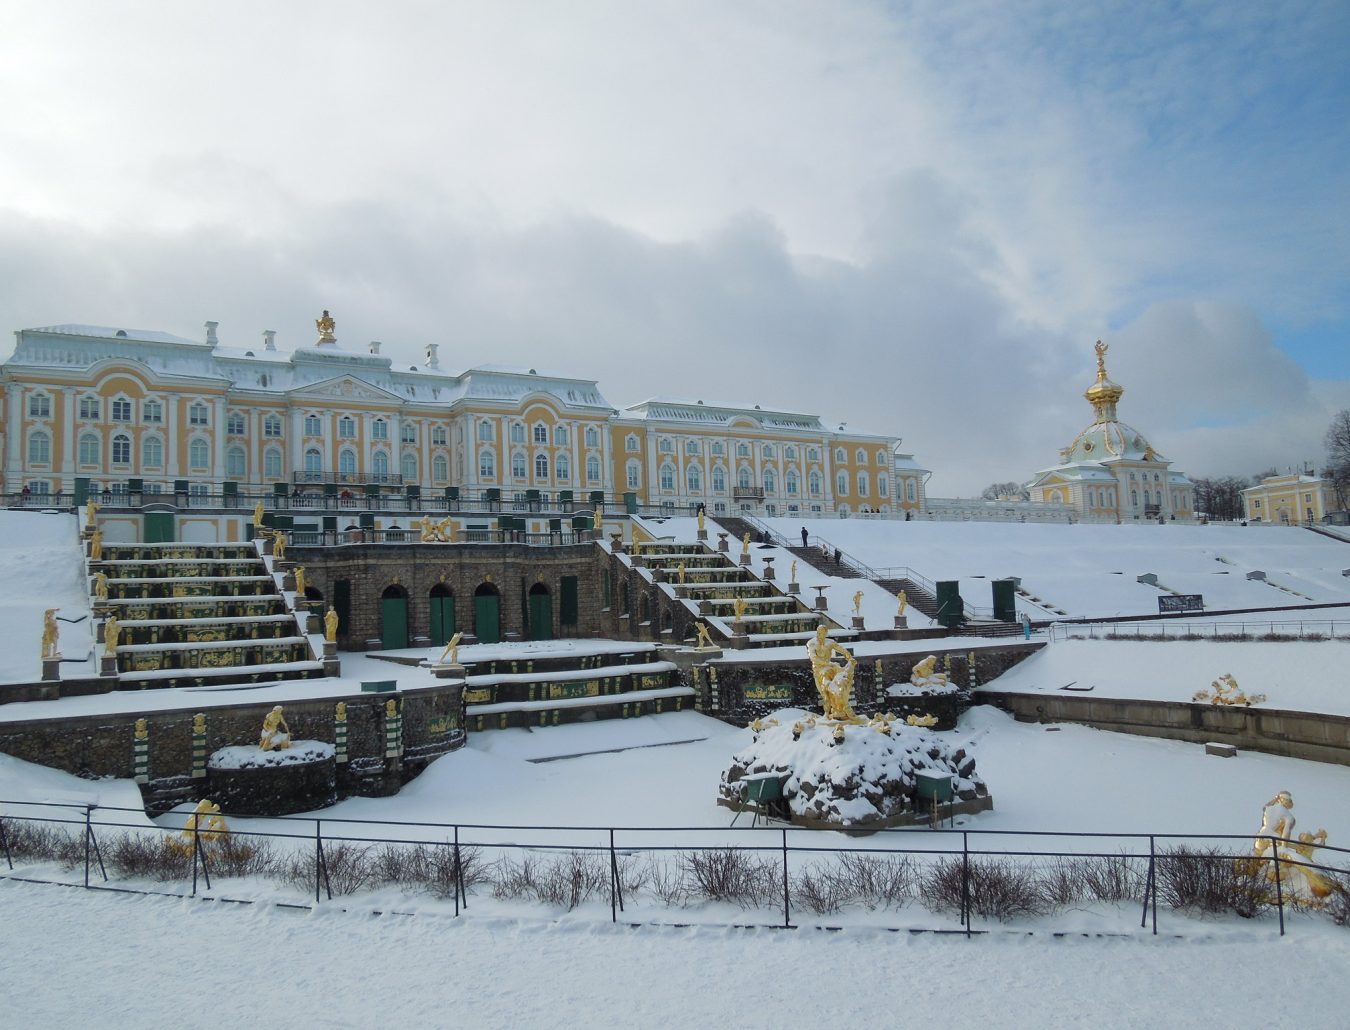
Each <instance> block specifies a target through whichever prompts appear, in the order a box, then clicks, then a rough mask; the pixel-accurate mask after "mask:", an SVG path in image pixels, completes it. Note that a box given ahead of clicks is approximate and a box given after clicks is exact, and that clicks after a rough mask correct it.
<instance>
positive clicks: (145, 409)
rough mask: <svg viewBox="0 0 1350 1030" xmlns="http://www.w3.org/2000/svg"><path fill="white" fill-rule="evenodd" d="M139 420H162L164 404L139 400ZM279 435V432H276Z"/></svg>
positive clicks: (156, 421) (158, 421)
mask: <svg viewBox="0 0 1350 1030" xmlns="http://www.w3.org/2000/svg"><path fill="white" fill-rule="evenodd" d="M141 421H142V422H154V423H160V422H163V421H164V405H163V404H162V403H161V402H160V401H142V402H141ZM278 435H280V434H278Z"/></svg>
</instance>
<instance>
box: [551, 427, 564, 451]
mask: <svg viewBox="0 0 1350 1030" xmlns="http://www.w3.org/2000/svg"><path fill="white" fill-rule="evenodd" d="M553 445H554V446H555V447H566V446H567V427H566V426H554V427H553Z"/></svg>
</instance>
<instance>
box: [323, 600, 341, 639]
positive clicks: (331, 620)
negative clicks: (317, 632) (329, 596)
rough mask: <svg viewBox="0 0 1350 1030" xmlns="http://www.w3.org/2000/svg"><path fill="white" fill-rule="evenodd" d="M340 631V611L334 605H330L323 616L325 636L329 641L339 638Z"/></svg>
mask: <svg viewBox="0 0 1350 1030" xmlns="http://www.w3.org/2000/svg"><path fill="white" fill-rule="evenodd" d="M337 631H338V613H337V609H336V608H334V607H333V606H332V605H329V606H328V611H327V613H325V615H324V617H323V638H324V640H327V641H329V642H333V641H336V640H337Z"/></svg>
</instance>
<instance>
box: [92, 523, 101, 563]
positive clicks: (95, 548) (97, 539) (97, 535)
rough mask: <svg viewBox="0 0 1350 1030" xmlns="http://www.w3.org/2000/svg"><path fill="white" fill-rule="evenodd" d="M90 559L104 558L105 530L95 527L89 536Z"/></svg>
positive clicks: (98, 559)
mask: <svg viewBox="0 0 1350 1030" xmlns="http://www.w3.org/2000/svg"><path fill="white" fill-rule="evenodd" d="M89 560H90V561H102V560H103V530H101V529H95V530H94V532H93V534H92V535H91V536H90V537H89Z"/></svg>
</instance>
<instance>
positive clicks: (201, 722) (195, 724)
mask: <svg viewBox="0 0 1350 1030" xmlns="http://www.w3.org/2000/svg"><path fill="white" fill-rule="evenodd" d="M192 732H193V733H195V734H196V735H197V736H199V737H200V736H201V735H202V734H204V733H205V732H206V713H205V712H198V713H197V714H196V715H194V716H193V717H192Z"/></svg>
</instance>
